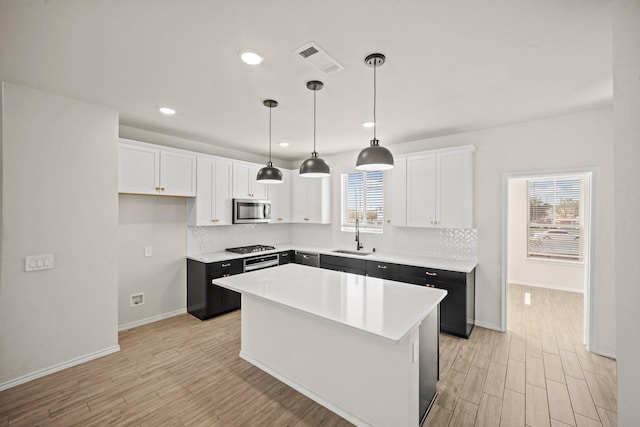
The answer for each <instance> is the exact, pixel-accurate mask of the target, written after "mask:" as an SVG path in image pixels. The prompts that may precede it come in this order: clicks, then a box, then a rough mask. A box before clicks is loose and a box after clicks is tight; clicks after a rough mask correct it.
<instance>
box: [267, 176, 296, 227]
mask: <svg viewBox="0 0 640 427" xmlns="http://www.w3.org/2000/svg"><path fill="white" fill-rule="evenodd" d="M280 171H281V172H282V183H280V184H269V200H271V223H273V224H285V223H289V222H291V171H290V170H286V169H280ZM295 173H297V171H295Z"/></svg>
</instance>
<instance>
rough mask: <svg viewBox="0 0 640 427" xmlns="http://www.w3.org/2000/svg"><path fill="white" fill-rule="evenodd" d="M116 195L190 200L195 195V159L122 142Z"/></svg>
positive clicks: (193, 154) (139, 143)
mask: <svg viewBox="0 0 640 427" xmlns="http://www.w3.org/2000/svg"><path fill="white" fill-rule="evenodd" d="M118 192H119V193H131V194H159V195H163V196H185V197H193V196H195V195H196V155H195V153H190V152H188V151H182V150H173V149H165V148H161V147H159V146H156V145H152V144H145V143H141V142H137V141H130V140H126V139H121V140H120V144H119V145H118Z"/></svg>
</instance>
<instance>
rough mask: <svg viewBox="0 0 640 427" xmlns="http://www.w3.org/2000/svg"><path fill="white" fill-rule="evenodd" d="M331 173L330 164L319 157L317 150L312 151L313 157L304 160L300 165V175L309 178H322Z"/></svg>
mask: <svg viewBox="0 0 640 427" xmlns="http://www.w3.org/2000/svg"><path fill="white" fill-rule="evenodd" d="M329 175H331V169H330V168H329V164H328V163H327V162H325V161H324V159H321V158H320V157H318V153H316V152H315V151H314V152H313V153H311V157H309V158H308V159H307V160H305V161H304V162H302V164H301V165H300V176H304V177H307V178H322V177H323V176H329Z"/></svg>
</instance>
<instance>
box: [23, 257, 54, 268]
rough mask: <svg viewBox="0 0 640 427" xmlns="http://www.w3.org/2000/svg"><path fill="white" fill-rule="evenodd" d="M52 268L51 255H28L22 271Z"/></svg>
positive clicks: (52, 260)
mask: <svg viewBox="0 0 640 427" xmlns="http://www.w3.org/2000/svg"><path fill="white" fill-rule="evenodd" d="M53 267H54V258H53V254H45V255H28V256H27V257H26V258H25V260H24V271H38V270H50V269H52V268H53Z"/></svg>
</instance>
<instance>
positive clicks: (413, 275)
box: [400, 265, 476, 338]
mask: <svg viewBox="0 0 640 427" xmlns="http://www.w3.org/2000/svg"><path fill="white" fill-rule="evenodd" d="M475 274H476V272H475V269H474V270H473V271H471V272H470V273H460V272H455V271H448V270H438V269H433V268H423V267H413V266H407V265H402V266H400V281H401V282H407V283H413V284H415V285H422V286H430V287H433V288H438V289H444V290H445V291H447V296H446V297H444V299H443V300H442V302H441V303H440V331H441V332H444V333H447V334H450V335H456V336H459V337H463V338H469V335H470V334H471V331H472V330H473V326H474V324H475V290H476V286H475Z"/></svg>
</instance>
